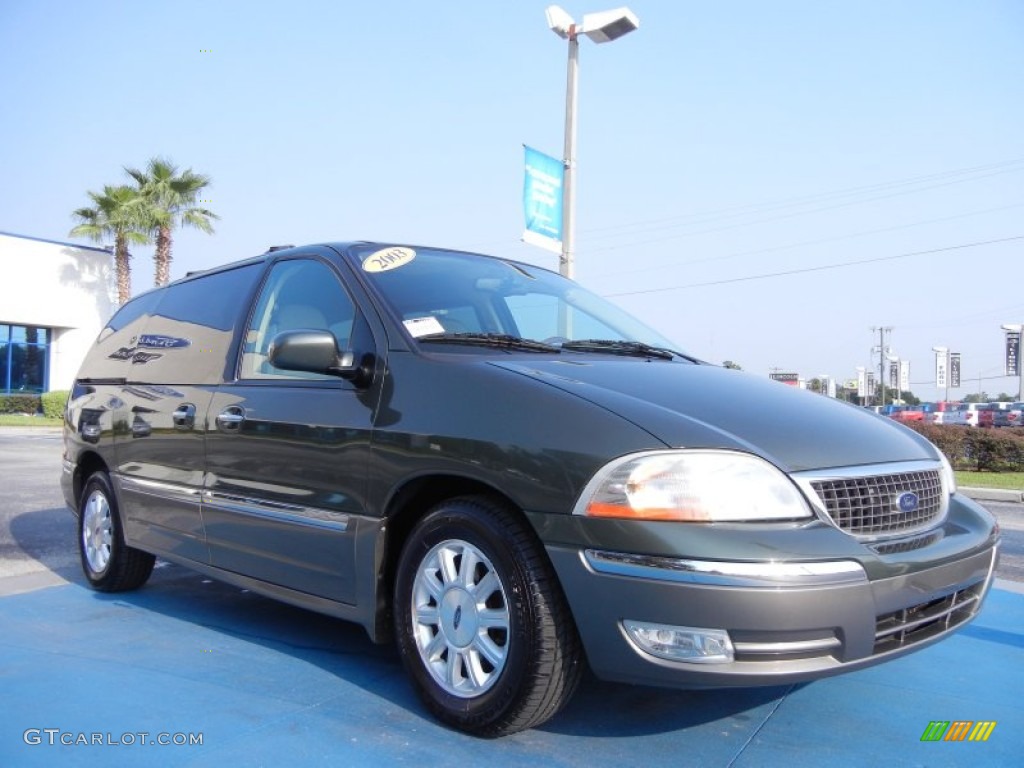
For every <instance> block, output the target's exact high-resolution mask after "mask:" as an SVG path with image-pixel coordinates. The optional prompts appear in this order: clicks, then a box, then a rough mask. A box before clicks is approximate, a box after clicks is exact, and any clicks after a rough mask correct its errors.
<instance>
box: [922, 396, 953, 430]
mask: <svg viewBox="0 0 1024 768" xmlns="http://www.w3.org/2000/svg"><path fill="white" fill-rule="evenodd" d="M957 405H959V403H950V402H946V401H945V400H942V401H939V402H937V403H922V404H921V409H922V410H923V411H924V421H925V422H927V423H929V424H945V423H947V422H946V414H947V412H949V411H951V410H953V409H954V408H956V406H957Z"/></svg>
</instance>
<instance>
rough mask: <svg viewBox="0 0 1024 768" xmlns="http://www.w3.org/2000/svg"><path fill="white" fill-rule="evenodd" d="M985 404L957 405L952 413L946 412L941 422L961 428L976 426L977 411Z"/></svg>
mask: <svg viewBox="0 0 1024 768" xmlns="http://www.w3.org/2000/svg"><path fill="white" fill-rule="evenodd" d="M986 405H987V403H959V404H958V405H957V406H956V408H954V409H953V410H952V411H946V415H945V418H944V419H943V422H944V423H945V424H956V425H959V426H962V427H976V426H978V411H979V410H980V409H982V408H984V407H985V406H986Z"/></svg>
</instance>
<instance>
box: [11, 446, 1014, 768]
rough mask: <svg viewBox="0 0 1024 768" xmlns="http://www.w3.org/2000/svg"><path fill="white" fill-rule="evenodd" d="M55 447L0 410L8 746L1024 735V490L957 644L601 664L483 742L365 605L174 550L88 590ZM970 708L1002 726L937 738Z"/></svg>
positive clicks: (354, 748) (852, 754)
mask: <svg viewBox="0 0 1024 768" xmlns="http://www.w3.org/2000/svg"><path fill="white" fill-rule="evenodd" d="M59 468H60V442H59V438H58V437H57V436H56V435H55V434H46V433H42V432H33V433H29V434H16V433H12V431H10V430H5V429H0V479H2V481H3V487H4V488H5V489H6V491H7V493H6V494H5V499H6V503H5V504H3V505H2V508H0V648H2V651H0V712H3V713H4V714H3V717H0V766H8V765H10V766H34V765H40V766H52V765H65V764H66V765H87V766H92V765H96V766H100V765H102V766H116V765H136V764H141V763H145V764H160V765H171V766H219V765H221V764H224V763H230V764H232V765H240V766H246V765H328V764H330V765H345V766H349V765H363V764H367V765H369V764H372V765H401V764H422V763H437V762H444V763H456V764H468V763H491V764H494V765H502V766H505V765H508V766H528V765H529V766H533V765H537V764H543V765H553V766H594V767H595V768H596V767H598V766H605V765H609V766H611V765H614V766H617V767H619V768H621V766H623V765H640V764H651V765H662V764H663V765H672V766H689V765H693V766H702V767H703V766H728V767H730V768H731V767H732V766H737V767H745V766H790V765H792V764H794V763H797V762H799V763H801V764H806V765H820V766H832V765H835V766H844V768H845V767H846V766H861V765H863V766H867V765H872V766H874V765H879V764H885V765H929V766H945V765H949V766H962V765H965V764H970V763H976V764H978V765H982V766H989V765H992V766H1001V765H1017V764H1019V756H1020V753H1021V751H1022V750H1024V701H1022V699H1021V696H1020V691H1021V690H1024V589H1022V584H1021V583H1020V581H1021V580H1022V579H1024V505H1022V504H1020V503H1016V504H1014V503H1006V502H1000V501H986V502H984V503H985V505H986V506H988V507H989V508H990V509H991V510H992V511H993V512H994V513H995V514H996V516H997V517H998V519H999V520H1000V524H1001V526H1002V528H1003V558H1002V563H1001V565H1000V572H999V575H1000V579H999V581H998V582H997V587H996V588H995V589H993V590H992V592H991V593H990V595H989V598H988V601H987V603H986V606H985V608H984V610H983V611H982V613H981V615H980V616H979V617H978V618H977V619H976V620H975V621H974V622H973V623H972V624H970V625H969V626H967V627H965V628H964V629H962V630H961V631H960V632H958V633H956V634H955V635H954V636H953V637H951V638H949V639H947V640H945V641H943V642H941V643H938V644H936V645H934V646H931V647H929V648H926V649H924V650H921V651H919V652H917V653H914V654H911V655H910V656H907V657H904V658H902V659H899V660H896V661H893V662H889V663H887V664H883V665H880V666H878V667H874V668H871V669H868V670H863V671H860V672H854V673H851V674H847V675H843V676H840V677H836V678H830V679H827V680H822V681H818V682H815V683H811V684H807V685H801V686H788V687H783V688H765V689H751V690H735V691H663V690H658V689H650V688H643V687H635V686H624V685H614V684H607V683H602V682H599V681H597V680H594V679H592V678H587V679H585V681H584V683H583V685H582V687H581V690H580V691H579V692H578V693H577V695H576V697H575V698H574V699H573V701H572V702H571V703H570V705H569V706H568V708H567V709H566V710H565V711H564V712H562V713H561V714H560V715H558V716H557V717H556V718H554V719H553V720H551V721H550V722H548V723H547V724H545V725H543V726H542V727H540V728H537V729H534V730H531V731H528V732H525V733H521V734H516V735H514V736H510V737H507V738H504V739H500V740H494V741H487V740H480V739H475V738H472V737H468V736H465V735H463V734H459V733H455V732H452V731H450V730H448V729H446V728H444V727H442V726H440V725H438V724H437V723H436V722H435V721H434V720H433V719H432V718H431V717H430V715H429V713H427V712H426V711H425V710H424V708H423V707H422V706H421V704H420V702H419V700H418V699H417V698H416V697H415V695H414V694H413V691H412V688H411V686H410V684H409V683H408V681H407V680H406V678H405V676H404V674H403V672H402V669H401V664H400V661H399V659H398V657H397V654H396V652H395V650H394V649H393V648H392V647H390V646H376V645H373V644H372V643H371V642H370V641H369V640H368V639H367V637H366V635H365V633H364V632H363V631H362V630H361V629H360V628H358V627H356V626H354V625H350V624H346V623H344V622H341V621H338V620H335V619H332V618H329V617H325V616H320V615H318V614H314V613H310V612H308V611H303V610H300V609H297V608H293V607H291V606H287V605H283V604H281V603H277V602H274V601H272V600H269V599H266V598H263V597H260V596H258V595H254V594H252V593H250V592H247V591H246V590H239V589H237V588H234V587H230V586H227V585H224V584H220V583H218V582H214V581H211V580H209V579H207V578H205V577H202V576H200V575H198V574H195V573H193V572H191V571H188V570H187V569H184V568H181V567H178V566H172V565H169V564H162V563H161V564H159V566H158V568H157V570H156V571H155V572H154V576H153V578H152V579H151V580H150V582H149V583H148V584H147V585H146V587H145V588H143V589H141V590H138V591H136V592H132V593H121V594H117V595H103V594H99V593H96V592H93V591H91V590H89V589H88V588H87V587H86V586H85V584H84V580H83V578H82V576H81V574H80V571H79V566H78V559H77V553H76V550H75V536H74V526H73V523H72V517H71V515H70V514H69V512H68V511H67V510H66V508H65V507H64V503H63V499H62V497H61V495H60V491H59V488H58V485H57V479H58V474H59ZM966 722H970V723H972V725H971V727H970V731H971V732H974V731H975V730H978V729H979V728H981V729H982V730H984V729H989V728H990V730H989V737H988V739H987V740H985V741H977V740H976V741H970V740H968V739H965V740H963V741H956V740H952V739H950V740H939V741H922V737H923V736H925V734H926V733H931V732H933V731H934V730H935V729H936V728H937V727H939V726H933V725H932V724H933V723H949V724H950V725H949V726H948V727H947V728H946V731H945V732H950V733H952V732H954V731H953V730H950V729H955V728H956V726H955V724H956V723H966ZM982 723H989V724H991V723H995V725H992V726H980V725H979V724H982ZM196 742H200V743H196Z"/></svg>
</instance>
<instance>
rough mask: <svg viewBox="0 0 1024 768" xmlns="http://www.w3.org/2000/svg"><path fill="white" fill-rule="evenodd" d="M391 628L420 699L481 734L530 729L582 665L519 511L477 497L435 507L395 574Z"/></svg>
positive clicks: (556, 703)
mask: <svg viewBox="0 0 1024 768" xmlns="http://www.w3.org/2000/svg"><path fill="white" fill-rule="evenodd" d="M394 613H395V633H396V639H397V642H398V646H399V648H400V650H401V652H402V661H403V663H404V664H405V667H406V669H407V671H408V672H409V674H410V676H411V677H412V679H413V683H414V685H415V687H416V689H417V691H418V693H419V694H420V696H421V698H422V699H423V701H424V702H425V703H426V705H427V706H428V707H429V708H430V710H431V711H432V712H433V713H434V714H435V715H436V716H437V717H438V718H439V719H441V720H443V721H444V722H446V723H448V724H449V725H452V726H454V727H456V728H458V729H460V730H463V731H467V732H469V733H474V734H477V735H481V736H502V735H505V734H508V733H514V732H516V731H520V730H525V729H527V728H532V727H534V726H536V725H539V724H540V723H542V722H544V721H545V720H548V719H549V718H550V717H552V716H553V715H554V714H555V713H556V712H558V710H559V709H561V708H562V706H563V705H564V704H565V703H566V702H567V701H568V700H569V698H570V697H571V696H572V694H573V691H574V690H575V688H576V685H577V683H578V682H579V678H580V674H581V672H582V667H583V659H582V651H581V649H580V642H579V637H578V635H577V633H576V628H575V625H574V624H573V621H572V616H571V615H570V613H569V610H568V607H567V605H566V603H565V598H564V596H563V595H562V592H561V588H560V587H559V585H558V582H557V580H556V578H555V575H554V573H553V572H552V569H551V566H550V564H549V563H548V562H547V559H546V556H545V555H544V552H543V550H542V548H541V546H540V544H539V543H538V542H537V541H536V538H535V536H534V535H533V533H532V531H531V530H530V529H529V528H527V527H526V525H525V524H524V523H523V522H522V521H521V519H520V518H519V516H518V515H516V514H515V513H514V512H513V511H511V510H509V509H506V508H505V507H503V506H501V505H499V504H496V503H495V502H493V501H491V500H489V499H486V498H478V497H467V498H459V499H452V500H449V501H445V502H442V503H441V504H440V505H438V506H437V507H435V508H434V509H433V510H432V511H431V512H430V513H429V514H428V515H427V516H426V517H425V518H424V519H423V520H422V521H420V523H419V524H418V525H417V526H416V528H415V529H414V530H413V531H412V533H411V534H410V536H409V539H408V541H407V542H406V544H405V547H404V549H403V551H402V555H401V558H400V560H399V564H398V570H397V574H396V579H395V600H394Z"/></svg>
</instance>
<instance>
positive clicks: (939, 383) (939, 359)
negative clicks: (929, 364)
mask: <svg viewBox="0 0 1024 768" xmlns="http://www.w3.org/2000/svg"><path fill="white" fill-rule="evenodd" d="M948 355H949V353H948V352H947V351H946V350H942V351H941V352H936V353H935V386H936V387H938V388H939V389H945V388H946V387H947V386H948V385H947V384H946V375H947V373H948V371H947V370H946V363H947V361H948V359H949V358H948Z"/></svg>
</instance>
